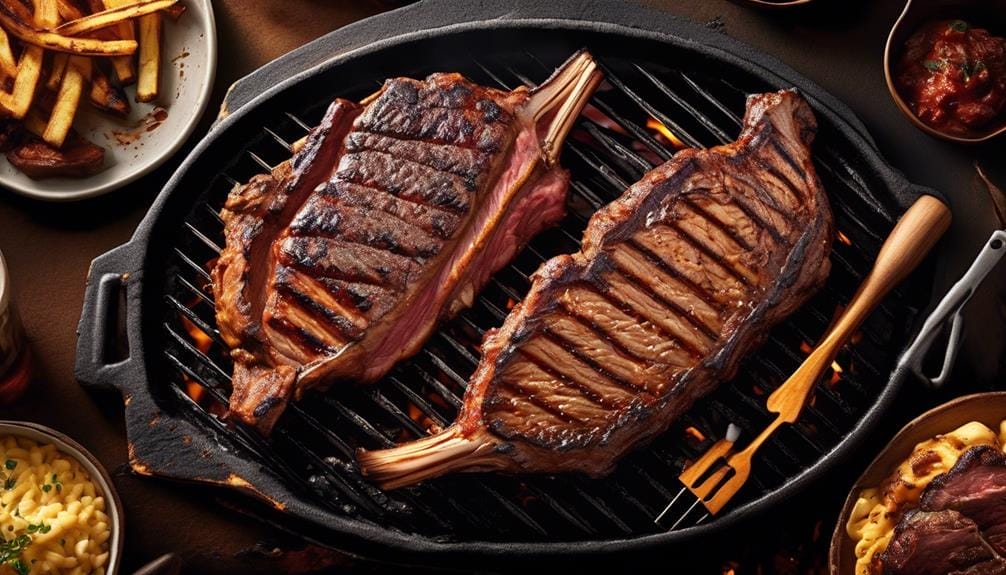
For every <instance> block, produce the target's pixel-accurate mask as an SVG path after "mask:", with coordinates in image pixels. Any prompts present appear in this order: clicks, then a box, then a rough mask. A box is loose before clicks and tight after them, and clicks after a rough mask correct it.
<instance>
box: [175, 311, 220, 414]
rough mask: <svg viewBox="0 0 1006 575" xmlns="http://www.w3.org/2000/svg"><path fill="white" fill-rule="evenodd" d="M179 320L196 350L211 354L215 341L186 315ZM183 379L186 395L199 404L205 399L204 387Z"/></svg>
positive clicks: (186, 378)
mask: <svg viewBox="0 0 1006 575" xmlns="http://www.w3.org/2000/svg"><path fill="white" fill-rule="evenodd" d="M179 318H180V319H181V320H182V326H184V327H185V332H186V333H188V334H189V337H191V338H192V343H193V345H195V346H196V349H198V350H199V351H201V352H203V353H207V352H209V351H210V347H212V346H213V340H212V339H210V336H208V335H206V334H205V333H204V332H203V330H201V329H199V328H198V327H196V324H194V323H192V322H191V321H190V320H189V318H187V317H185V316H184V315H182V316H179ZM182 377H184V378H185V393H186V394H188V396H189V397H191V398H192V401H195V402H196V403H199V400H201V399H202V398H203V395H204V394H205V393H206V390H205V389H203V386H201V385H199V384H198V383H196V382H194V381H192V380H191V379H189V378H188V377H187V376H185V375H184V374H183V375H182Z"/></svg>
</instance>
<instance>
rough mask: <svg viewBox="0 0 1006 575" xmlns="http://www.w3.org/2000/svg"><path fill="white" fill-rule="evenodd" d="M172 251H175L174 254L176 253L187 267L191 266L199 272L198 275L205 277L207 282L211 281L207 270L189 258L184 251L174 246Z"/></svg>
mask: <svg viewBox="0 0 1006 575" xmlns="http://www.w3.org/2000/svg"><path fill="white" fill-rule="evenodd" d="M174 251H175V255H177V256H178V257H179V259H181V260H182V261H183V262H184V263H185V264H186V265H187V266H188V267H189V268H191V269H192V270H193V271H195V272H196V273H197V274H199V275H200V276H202V278H203V279H205V280H206V281H208V282H209V281H213V280H212V279H211V278H210V274H209V272H207V271H206V270H204V269H203V268H202V266H200V265H199V264H197V263H196V262H194V261H192V259H191V258H189V256H187V255H185V252H183V251H182V250H180V249H178V248H175V250H174Z"/></svg>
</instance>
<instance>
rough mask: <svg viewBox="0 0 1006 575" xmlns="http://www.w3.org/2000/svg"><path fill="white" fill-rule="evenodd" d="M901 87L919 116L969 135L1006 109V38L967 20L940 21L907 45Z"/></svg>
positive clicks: (900, 66)
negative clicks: (975, 25)
mask: <svg viewBox="0 0 1006 575" xmlns="http://www.w3.org/2000/svg"><path fill="white" fill-rule="evenodd" d="M897 83H898V89H899V91H900V92H901V95H902V97H904V98H905V100H907V101H908V105H909V107H910V108H911V109H912V110H913V111H914V112H915V115H916V116H918V118H919V119H920V120H922V121H923V122H925V123H926V124H928V125H930V126H932V127H934V128H936V129H938V130H940V131H943V132H949V133H952V134H956V135H961V136H966V135H969V134H971V133H973V132H974V131H976V130H981V128H983V127H985V126H987V125H988V124H990V123H991V122H992V121H993V120H995V119H997V118H1000V117H1002V115H1003V109H1004V108H1006V38H999V37H996V36H992V35H991V34H989V32H988V30H983V29H981V28H972V27H971V26H970V25H968V23H967V22H964V21H963V20H940V21H938V22H933V23H932V24H929V25H926V26H924V27H922V28H921V29H919V30H918V31H917V32H915V33H914V34H912V36H911V37H910V38H909V39H908V41H907V42H906V43H905V52H904V55H903V56H902V58H901V61H900V62H899V64H898V69H897Z"/></svg>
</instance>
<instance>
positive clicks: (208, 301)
mask: <svg viewBox="0 0 1006 575" xmlns="http://www.w3.org/2000/svg"><path fill="white" fill-rule="evenodd" d="M174 279H175V281H177V282H178V283H180V284H182V285H183V286H185V289H186V290H188V291H190V292H192V295H194V296H196V297H198V298H199V299H200V300H202V301H203V302H204V303H206V304H207V305H209V306H211V307H212V306H213V297H212V296H210V295H209V294H207V293H206V292H204V291H203V290H201V289H199V288H198V287H196V286H195V284H193V283H192V282H190V281H189V280H187V279H185V278H184V277H183V276H180V275H176V276H174Z"/></svg>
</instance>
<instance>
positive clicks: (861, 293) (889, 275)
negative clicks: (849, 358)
mask: <svg viewBox="0 0 1006 575" xmlns="http://www.w3.org/2000/svg"><path fill="white" fill-rule="evenodd" d="M949 226H950V208H948V207H947V205H946V204H944V203H943V202H941V201H940V200H938V199H936V198H935V197H933V196H926V195H924V196H921V197H919V199H917V200H915V203H914V204H912V207H910V208H909V209H908V211H906V212H905V214H904V215H903V216H901V219H900V220H898V223H897V225H896V226H894V229H893V230H891V234H890V235H889V236H887V240H885V241H884V245H882V246H881V247H880V253H878V254H877V260H876V262H875V263H874V264H873V269H872V270H870V273H869V275H867V276H866V279H864V280H863V283H862V284H861V285H860V286H859V290H857V291H856V294H855V295H854V296H853V297H852V301H850V302H849V305H848V307H846V308H845V312H844V313H843V314H842V316H841V317H840V318H839V320H838V322H836V323H835V325H834V327H833V328H832V329H831V331H830V332H829V333H828V335H827V336H826V337H825V338H824V340H823V341H821V343H820V344H819V345H818V346H817V349H815V350H814V351H813V353H811V354H810V356H809V357H808V358H807V359H806V360H805V361H804V362H803V365H801V366H800V368H799V369H798V370H797V371H796V372H795V373H794V374H793V376H791V377H790V378H789V379H788V380H786V383H784V384H783V385H782V386H780V387H779V388H778V389H776V390H775V391H774V392H773V393H772V395H770V396H769V398H768V405H767V406H768V410H769V411H770V412H773V413H778V414H780V418H782V419H783V420H784V421H787V422H789V423H792V422H794V421H796V419H797V418H798V417H799V416H800V412H801V411H802V410H803V406H804V404H805V403H806V401H807V398H808V396H809V395H810V390H811V389H813V387H814V384H815V383H816V382H817V379H818V377H819V376H820V374H821V373H822V372H823V371H824V369H825V368H826V367H827V366H828V365H829V364H831V362H832V361H834V359H835V356H836V355H838V351H839V350H840V349H841V348H842V346H843V345H845V343H846V342H847V341H848V340H849V338H851V337H852V334H853V333H855V331H856V330H857V329H858V328H859V326H860V325H861V324H862V323H863V321H864V320H865V319H866V318H867V316H869V315H870V312H872V311H873V309H874V308H875V307H877V304H879V303H880V302H881V300H883V298H884V296H886V295H887V294H888V292H890V291H891V290H892V289H893V288H894V287H895V286H896V285H898V284H899V283H900V282H901V281H902V280H903V279H905V277H907V276H908V274H909V273H910V272H911V271H912V270H914V269H915V267H916V266H918V265H919V263H920V262H921V261H922V259H923V258H924V257H925V256H926V254H928V253H929V250H930V249H932V247H933V245H935V244H936V241H937V240H939V239H940V237H941V236H942V235H943V232H945V231H946V230H947V228H948V227H949Z"/></svg>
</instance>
